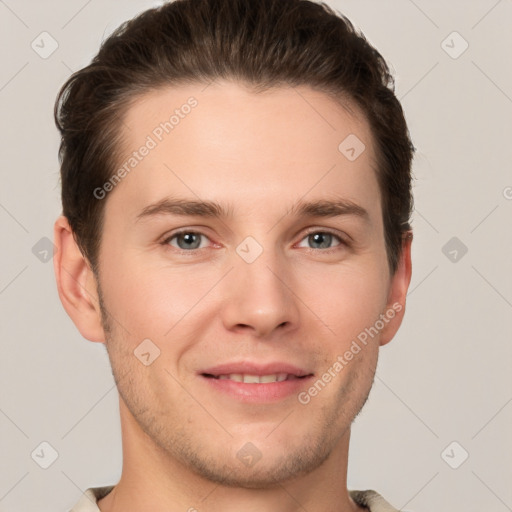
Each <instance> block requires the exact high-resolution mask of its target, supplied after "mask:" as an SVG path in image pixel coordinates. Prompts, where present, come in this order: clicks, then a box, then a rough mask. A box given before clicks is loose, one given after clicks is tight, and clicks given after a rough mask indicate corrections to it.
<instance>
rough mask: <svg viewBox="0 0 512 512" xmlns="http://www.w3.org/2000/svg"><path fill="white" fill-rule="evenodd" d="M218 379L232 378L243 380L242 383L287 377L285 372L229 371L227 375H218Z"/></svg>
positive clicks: (257, 382) (262, 381)
mask: <svg viewBox="0 0 512 512" xmlns="http://www.w3.org/2000/svg"><path fill="white" fill-rule="evenodd" d="M217 378H218V379H220V380H233V381H235V382H243V383H244V384H270V383H272V382H283V381H285V380H286V379H287V378H288V374H287V373H274V374H271V375H249V374H242V373H231V374H229V375H219V376H218V377H217Z"/></svg>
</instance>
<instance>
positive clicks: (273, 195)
mask: <svg viewBox="0 0 512 512" xmlns="http://www.w3.org/2000/svg"><path fill="white" fill-rule="evenodd" d="M122 131H123V139H124V144H123V148H122V149H123V151H122V155H124V157H123V160H122V162H119V163H118V168H121V167H124V169H125V171H126V172H124V173H123V179H122V180H121V182H120V183H119V184H118V185H116V187H115V189H114V190H113V192H111V199H109V201H108V203H112V205H108V206H107V207H108V208H114V207H116V204H117V207H118V208H121V207H122V208H125V207H126V205H128V209H133V210H135V209H138V211H140V209H142V208H144V207H146V206H147V205H149V204H151V203H154V202H157V201H159V200H161V199H162V198H164V197H165V196H166V195H173V196H176V195H178V196H186V197H189V198H194V199H198V198H201V199H205V200H206V199H214V200H216V201H218V202H219V203H224V204H229V205H233V204H236V203H238V205H239V206H241V207H242V206H243V207H244V208H245V209H246V211H248V210H249V209H252V211H254V209H259V210H260V213H261V216H262V218H263V216H264V212H263V211H261V206H262V202H261V201H265V202H266V203H267V204H268V206H269V208H268V209H267V211H268V213H270V208H272V209H274V207H277V206H279V205H282V208H283V209H289V207H290V206H291V205H292V204H293V203H295V202H296V201H297V199H313V198H318V197H322V198H327V197H329V196H334V195H336V196H341V197H343V198H345V199H349V200H353V201H356V200H357V202H363V203H366V207H367V209H369V210H374V211H375V213H376V214H377V213H378V212H379V211H380V194H379V190H378V185H377V180H376V168H377V163H376V159H375V154H374V144H373V141H372V135H371V131H370V127H369V125H368V122H367V121H366V119H365V117H364V115H363V114H362V113H361V112H360V110H359V109H358V108H357V106H356V105H355V104H353V103H347V104H346V105H345V106H342V105H341V104H340V103H338V102H337V101H335V100H334V99H332V98H330V97H329V96H327V95H326V94H324V93H322V92H319V91H316V90H314V89H312V88H310V87H306V86H300V87H289V86H282V87H277V88H273V89H269V90H267V91H264V92H259V93H256V92H253V91H252V90H250V89H249V88H247V87H246V86H245V85H243V84H240V83H235V82H231V81H216V82H213V83H212V84H210V85H206V84H192V85H186V86H185V85H183V86H178V87H174V86H173V87H166V88H162V89H159V90H156V91H152V92H150V93H147V94H145V95H143V96H141V97H139V98H137V99H136V100H135V101H134V102H133V103H132V105H131V106H130V107H129V108H128V110H127V111H126V114H125V117H124V119H123V125H122ZM109 197H110V196H109ZM123 204H124V206H123ZM239 213H240V215H243V214H244V211H243V209H241V211H240V212H239Z"/></svg>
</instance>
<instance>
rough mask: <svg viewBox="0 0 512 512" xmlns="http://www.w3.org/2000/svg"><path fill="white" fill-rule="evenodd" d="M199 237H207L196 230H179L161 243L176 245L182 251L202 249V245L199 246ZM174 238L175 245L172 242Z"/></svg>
mask: <svg viewBox="0 0 512 512" xmlns="http://www.w3.org/2000/svg"><path fill="white" fill-rule="evenodd" d="M201 237H203V238H205V239H208V237H207V236H206V235H203V234H202V233H198V232H196V231H181V232H179V233H174V234H173V235H172V236H170V237H168V238H166V239H165V240H164V242H163V243H164V244H167V245H171V246H172V247H176V248H177V249H180V250H182V251H189V250H193V249H202V247H200V245H201ZM174 239H176V244H177V245H174V244H173V243H172V241H173V240H174Z"/></svg>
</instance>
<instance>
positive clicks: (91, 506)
mask: <svg viewBox="0 0 512 512" xmlns="http://www.w3.org/2000/svg"><path fill="white" fill-rule="evenodd" d="M113 488H114V486H113V485H109V486H106V487H91V488H89V489H87V490H86V491H85V492H84V494H83V495H82V497H81V498H80V501H79V502H78V503H77V504H76V505H75V506H74V507H73V508H72V510H71V511H70V512H100V509H99V508H98V506H97V504H96V503H97V501H98V500H100V499H101V498H103V497H104V496H106V495H107V494H108V493H109V492H110V491H111V490H112V489H113ZM349 494H350V497H351V498H352V499H353V500H354V501H355V502H356V503H357V504H358V505H360V506H362V507H367V508H368V510H369V511H370V512H399V511H398V510H397V509H396V508H395V507H392V506H391V505H390V504H389V503H388V502H387V501H386V500H385V499H384V498H383V497H382V496H381V495H380V494H379V493H377V492H375V491H371V490H368V491H349Z"/></svg>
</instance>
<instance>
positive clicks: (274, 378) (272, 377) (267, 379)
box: [259, 375, 277, 384]
mask: <svg viewBox="0 0 512 512" xmlns="http://www.w3.org/2000/svg"><path fill="white" fill-rule="evenodd" d="M276 381H277V375H262V376H261V377H260V380H259V382H261V383H262V384H265V383H267V382H276Z"/></svg>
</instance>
